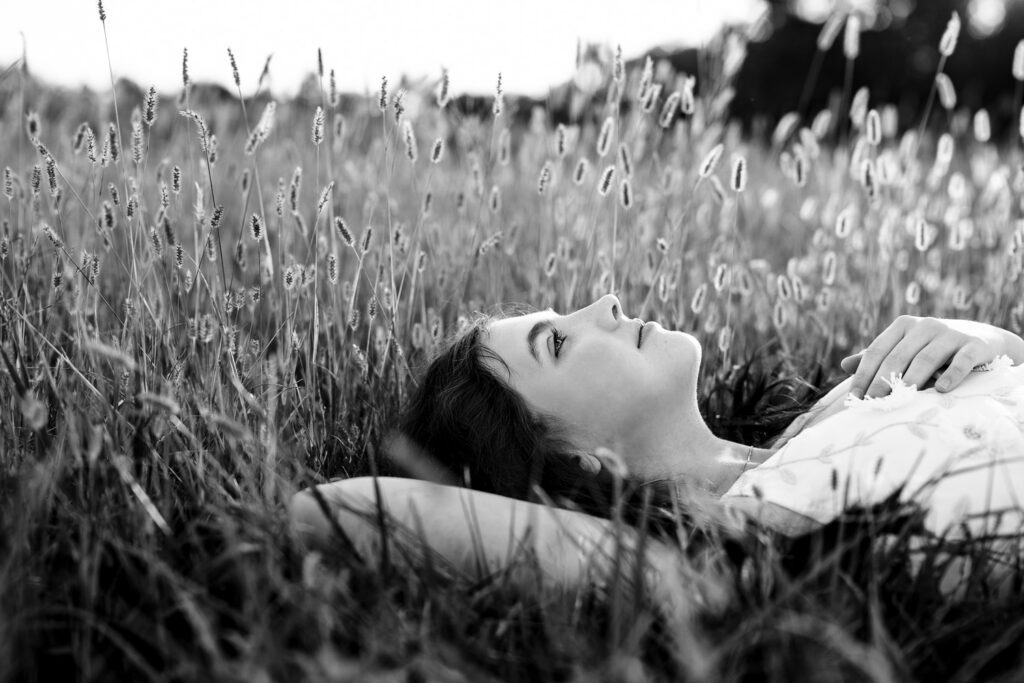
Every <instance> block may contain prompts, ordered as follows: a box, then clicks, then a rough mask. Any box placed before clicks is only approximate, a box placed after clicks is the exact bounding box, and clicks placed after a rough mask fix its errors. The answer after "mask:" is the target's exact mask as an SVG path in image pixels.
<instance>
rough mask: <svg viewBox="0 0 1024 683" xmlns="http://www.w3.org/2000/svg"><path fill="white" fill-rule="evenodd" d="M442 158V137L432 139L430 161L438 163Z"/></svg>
mask: <svg viewBox="0 0 1024 683" xmlns="http://www.w3.org/2000/svg"><path fill="white" fill-rule="evenodd" d="M443 158H444V138H437V139H436V140H434V145H433V146H432V147H431V148H430V163H432V164H439V163H441V159H443Z"/></svg>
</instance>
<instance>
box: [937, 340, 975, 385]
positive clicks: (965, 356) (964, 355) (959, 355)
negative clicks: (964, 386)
mask: <svg viewBox="0 0 1024 683" xmlns="http://www.w3.org/2000/svg"><path fill="white" fill-rule="evenodd" d="M985 355H986V354H985V350H984V347H983V346H982V345H981V344H979V343H978V342H973V341H972V342H969V343H968V344H966V345H965V346H963V347H961V348H960V350H959V351H957V352H956V355H955V356H953V360H952V362H950V364H949V367H948V368H946V371H945V372H944V373H942V376H941V377H939V380H938V381H937V382H936V383H935V389H936V390H937V391H951V390H953V389H955V388H957V387H958V386H960V383H961V382H963V381H964V378H966V377H967V375H969V374H971V370H973V369H974V366H975V365H978V364H979V363H984V362H985V361H986V358H985Z"/></svg>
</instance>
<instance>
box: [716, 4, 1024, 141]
mask: <svg viewBox="0 0 1024 683" xmlns="http://www.w3.org/2000/svg"><path fill="white" fill-rule="evenodd" d="M768 4H769V13H768V15H767V20H766V22H765V26H764V27H762V33H761V34H760V35H754V36H752V40H751V42H750V43H749V44H748V46H747V57H746V59H745V60H744V63H743V67H742V68H741V69H740V71H739V73H738V74H737V76H736V80H735V83H734V86H735V89H736V97H735V98H734V100H733V103H732V113H733V115H734V116H737V117H739V118H741V119H742V120H744V121H745V122H747V123H751V122H753V121H754V120H755V119H756V118H757V117H759V116H764V117H765V119H766V123H768V124H770V123H771V121H772V120H777V119H778V117H780V116H782V115H783V114H785V113H786V112H789V111H801V109H802V111H801V113H802V114H804V115H805V116H813V115H814V113H815V112H817V111H819V110H820V109H823V108H825V107H827V106H829V104H830V103H831V102H834V98H835V97H837V94H838V93H839V92H840V91H841V89H842V88H843V84H844V79H845V71H846V59H845V57H844V55H843V36H842V33H840V35H839V36H838V37H837V39H836V41H835V43H834V44H833V45H832V47H831V49H829V50H828V51H827V52H826V53H824V55H823V58H820V59H821V62H820V71H819V73H818V75H817V78H816V80H815V81H814V82H813V83H812V82H809V81H808V76H809V72H810V67H811V65H812V63H813V62H814V60H815V53H816V51H817V49H818V48H817V40H818V35H819V34H820V33H821V29H822V23H820V21H811V20H809V18H808V17H807V13H806V11H804V10H803V9H802V8H804V7H806V6H807V4H808V3H806V2H803V1H802V0H768ZM865 4H867V6H868V12H867V13H866V19H865V24H864V29H863V31H862V33H861V40H860V54H859V56H858V57H857V59H856V61H855V64H854V68H853V79H852V86H853V90H856V89H858V88H860V87H864V86H866V87H868V88H869V89H870V91H871V102H872V104H873V105H874V104H876V103H892V104H896V105H897V106H898V108H899V112H900V124H901V126H903V127H905V126H909V125H914V124H915V123H916V122H917V121H919V120H920V116H921V114H922V110H923V108H924V105H925V102H926V101H927V98H928V94H929V91H930V89H931V87H932V83H933V81H934V78H935V72H936V68H937V66H938V61H939V52H938V45H939V40H940V38H941V36H942V33H943V31H944V30H945V28H946V24H947V22H948V21H949V18H950V16H951V14H952V13H953V12H954V11H955V12H957V13H958V14H959V15H960V17H961V19H962V21H963V30H962V31H961V33H960V39H959V41H958V44H957V48H956V52H955V53H954V54H953V56H952V57H951V58H950V59H949V60H948V61H947V63H946V66H945V69H944V70H945V72H946V73H947V74H948V75H949V77H950V78H951V79H952V81H953V84H954V85H955V86H956V90H957V107H958V108H966V109H969V110H971V111H976V110H978V109H980V108H983V107H984V108H986V109H988V111H989V114H990V115H991V119H992V124H993V126H992V127H993V132H999V131H1002V132H1004V133H1006V132H1008V131H1009V129H1010V128H1012V129H1013V130H1016V128H1017V121H1018V117H1019V115H1020V112H1019V109H1018V107H1019V104H1020V103H1019V88H1020V84H1019V83H1018V82H1017V81H1015V80H1014V78H1013V75H1012V71H1011V65H1012V62H1013V54H1014V50H1015V48H1016V46H1017V43H1018V41H1020V40H1021V39H1022V38H1024V3H1020V2H1005V1H1004V0H980V1H979V0H881V1H879V2H876V3H874V4H873V5H871V4H870V3H863V2H861V3H859V6H865ZM985 5H987V7H985ZM986 10H988V11H986ZM1000 16H1001V18H1002V20H1001V21H998V22H996V23H994V24H993V23H991V22H992V20H993V19H997V20H998V19H999V18H1000ZM815 18H820V17H815ZM986 22H990V23H986ZM933 121H934V122H935V123H936V124H937V125H944V123H945V121H944V117H942V116H941V115H940V116H934V115H933Z"/></svg>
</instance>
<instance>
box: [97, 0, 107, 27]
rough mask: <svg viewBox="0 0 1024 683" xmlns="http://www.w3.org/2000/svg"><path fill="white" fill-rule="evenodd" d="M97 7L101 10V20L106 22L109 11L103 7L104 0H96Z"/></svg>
mask: <svg viewBox="0 0 1024 683" xmlns="http://www.w3.org/2000/svg"><path fill="white" fill-rule="evenodd" d="M96 8H97V9H98V10H99V12H100V21H101V22H106V20H107V12H106V10H104V9H103V0H96Z"/></svg>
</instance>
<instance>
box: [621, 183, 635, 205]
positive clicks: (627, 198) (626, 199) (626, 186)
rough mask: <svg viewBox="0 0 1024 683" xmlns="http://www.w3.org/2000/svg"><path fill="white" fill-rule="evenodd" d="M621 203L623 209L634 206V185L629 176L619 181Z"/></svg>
mask: <svg viewBox="0 0 1024 683" xmlns="http://www.w3.org/2000/svg"><path fill="white" fill-rule="evenodd" d="M619 203H620V204H622V208H623V209H627V210H628V209H630V208H632V206H633V186H632V184H631V183H630V182H629V178H623V179H622V182H621V183H619Z"/></svg>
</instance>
